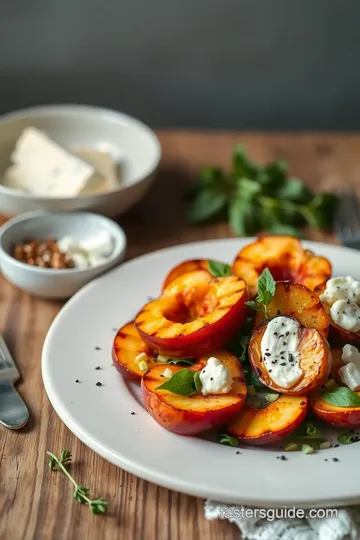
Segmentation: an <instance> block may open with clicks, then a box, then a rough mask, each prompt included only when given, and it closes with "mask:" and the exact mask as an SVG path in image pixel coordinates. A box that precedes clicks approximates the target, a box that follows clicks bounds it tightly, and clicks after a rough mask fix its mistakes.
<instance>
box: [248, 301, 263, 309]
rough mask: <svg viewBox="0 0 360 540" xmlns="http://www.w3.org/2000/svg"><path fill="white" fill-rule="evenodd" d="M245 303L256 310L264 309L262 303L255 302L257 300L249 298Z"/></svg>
mask: <svg viewBox="0 0 360 540" xmlns="http://www.w3.org/2000/svg"><path fill="white" fill-rule="evenodd" d="M245 304H246V305H247V306H248V307H249V308H250V309H253V310H254V311H264V310H263V308H262V307H261V305H260V304H258V303H257V302H255V300H249V301H248V302H245Z"/></svg>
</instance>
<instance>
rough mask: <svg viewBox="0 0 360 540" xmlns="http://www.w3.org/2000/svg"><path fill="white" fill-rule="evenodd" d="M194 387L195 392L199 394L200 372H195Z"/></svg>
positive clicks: (200, 385)
mask: <svg viewBox="0 0 360 540" xmlns="http://www.w3.org/2000/svg"><path fill="white" fill-rule="evenodd" d="M194 385H195V391H196V392H199V390H201V387H202V384H201V380H200V371H196V372H195V375H194Z"/></svg>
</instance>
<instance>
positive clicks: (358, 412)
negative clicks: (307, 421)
mask: <svg viewBox="0 0 360 540" xmlns="http://www.w3.org/2000/svg"><path fill="white" fill-rule="evenodd" d="M356 393H357V394H358V395H359V396H360V392H356ZM309 399H310V401H309V406H310V409H311V410H312V412H313V413H314V414H315V416H317V417H318V418H319V419H320V420H322V421H323V422H325V423H326V424H329V425H330V426H335V427H340V428H348V429H352V428H359V427H360V407H337V406H335V405H331V404H330V403H327V402H326V401H325V400H324V399H323V398H322V396H321V393H320V392H315V393H314V394H313V395H311V396H309Z"/></svg>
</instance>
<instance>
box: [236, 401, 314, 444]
mask: <svg viewBox="0 0 360 540" xmlns="http://www.w3.org/2000/svg"><path fill="white" fill-rule="evenodd" d="M306 413H307V397H305V396H302V397H296V396H280V397H279V398H278V399H277V400H276V401H274V402H273V403H270V404H269V405H267V406H266V407H265V408H263V409H255V408H254V407H252V406H250V405H248V404H245V405H244V407H243V408H242V410H241V411H240V412H239V413H238V414H237V415H236V416H235V418H234V419H233V420H232V422H231V423H230V424H229V425H228V429H227V431H228V432H229V433H230V435H233V436H234V437H237V438H238V439H239V440H240V441H242V442H244V443H247V444H254V445H262V444H271V443H275V442H277V441H280V440H281V439H283V438H284V437H286V436H287V435H290V433H292V432H293V431H295V429H296V428H297V427H298V426H299V425H300V424H301V422H302V421H303V420H304V419H305V417H306Z"/></svg>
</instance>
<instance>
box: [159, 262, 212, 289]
mask: <svg viewBox="0 0 360 540" xmlns="http://www.w3.org/2000/svg"><path fill="white" fill-rule="evenodd" d="M195 270H207V271H208V261H207V260H206V259H194V260H190V261H184V262H182V263H180V264H177V265H176V266H174V268H172V270H170V272H169V273H168V274H167V276H166V278H165V279H164V283H163V286H162V290H164V289H166V288H167V287H168V286H169V285H170V283H172V282H173V281H174V280H175V279H176V278H178V277H180V276H182V275H184V274H187V273H188V272H194V271H195ZM209 274H210V272H209ZM210 275H211V274H210Z"/></svg>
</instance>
